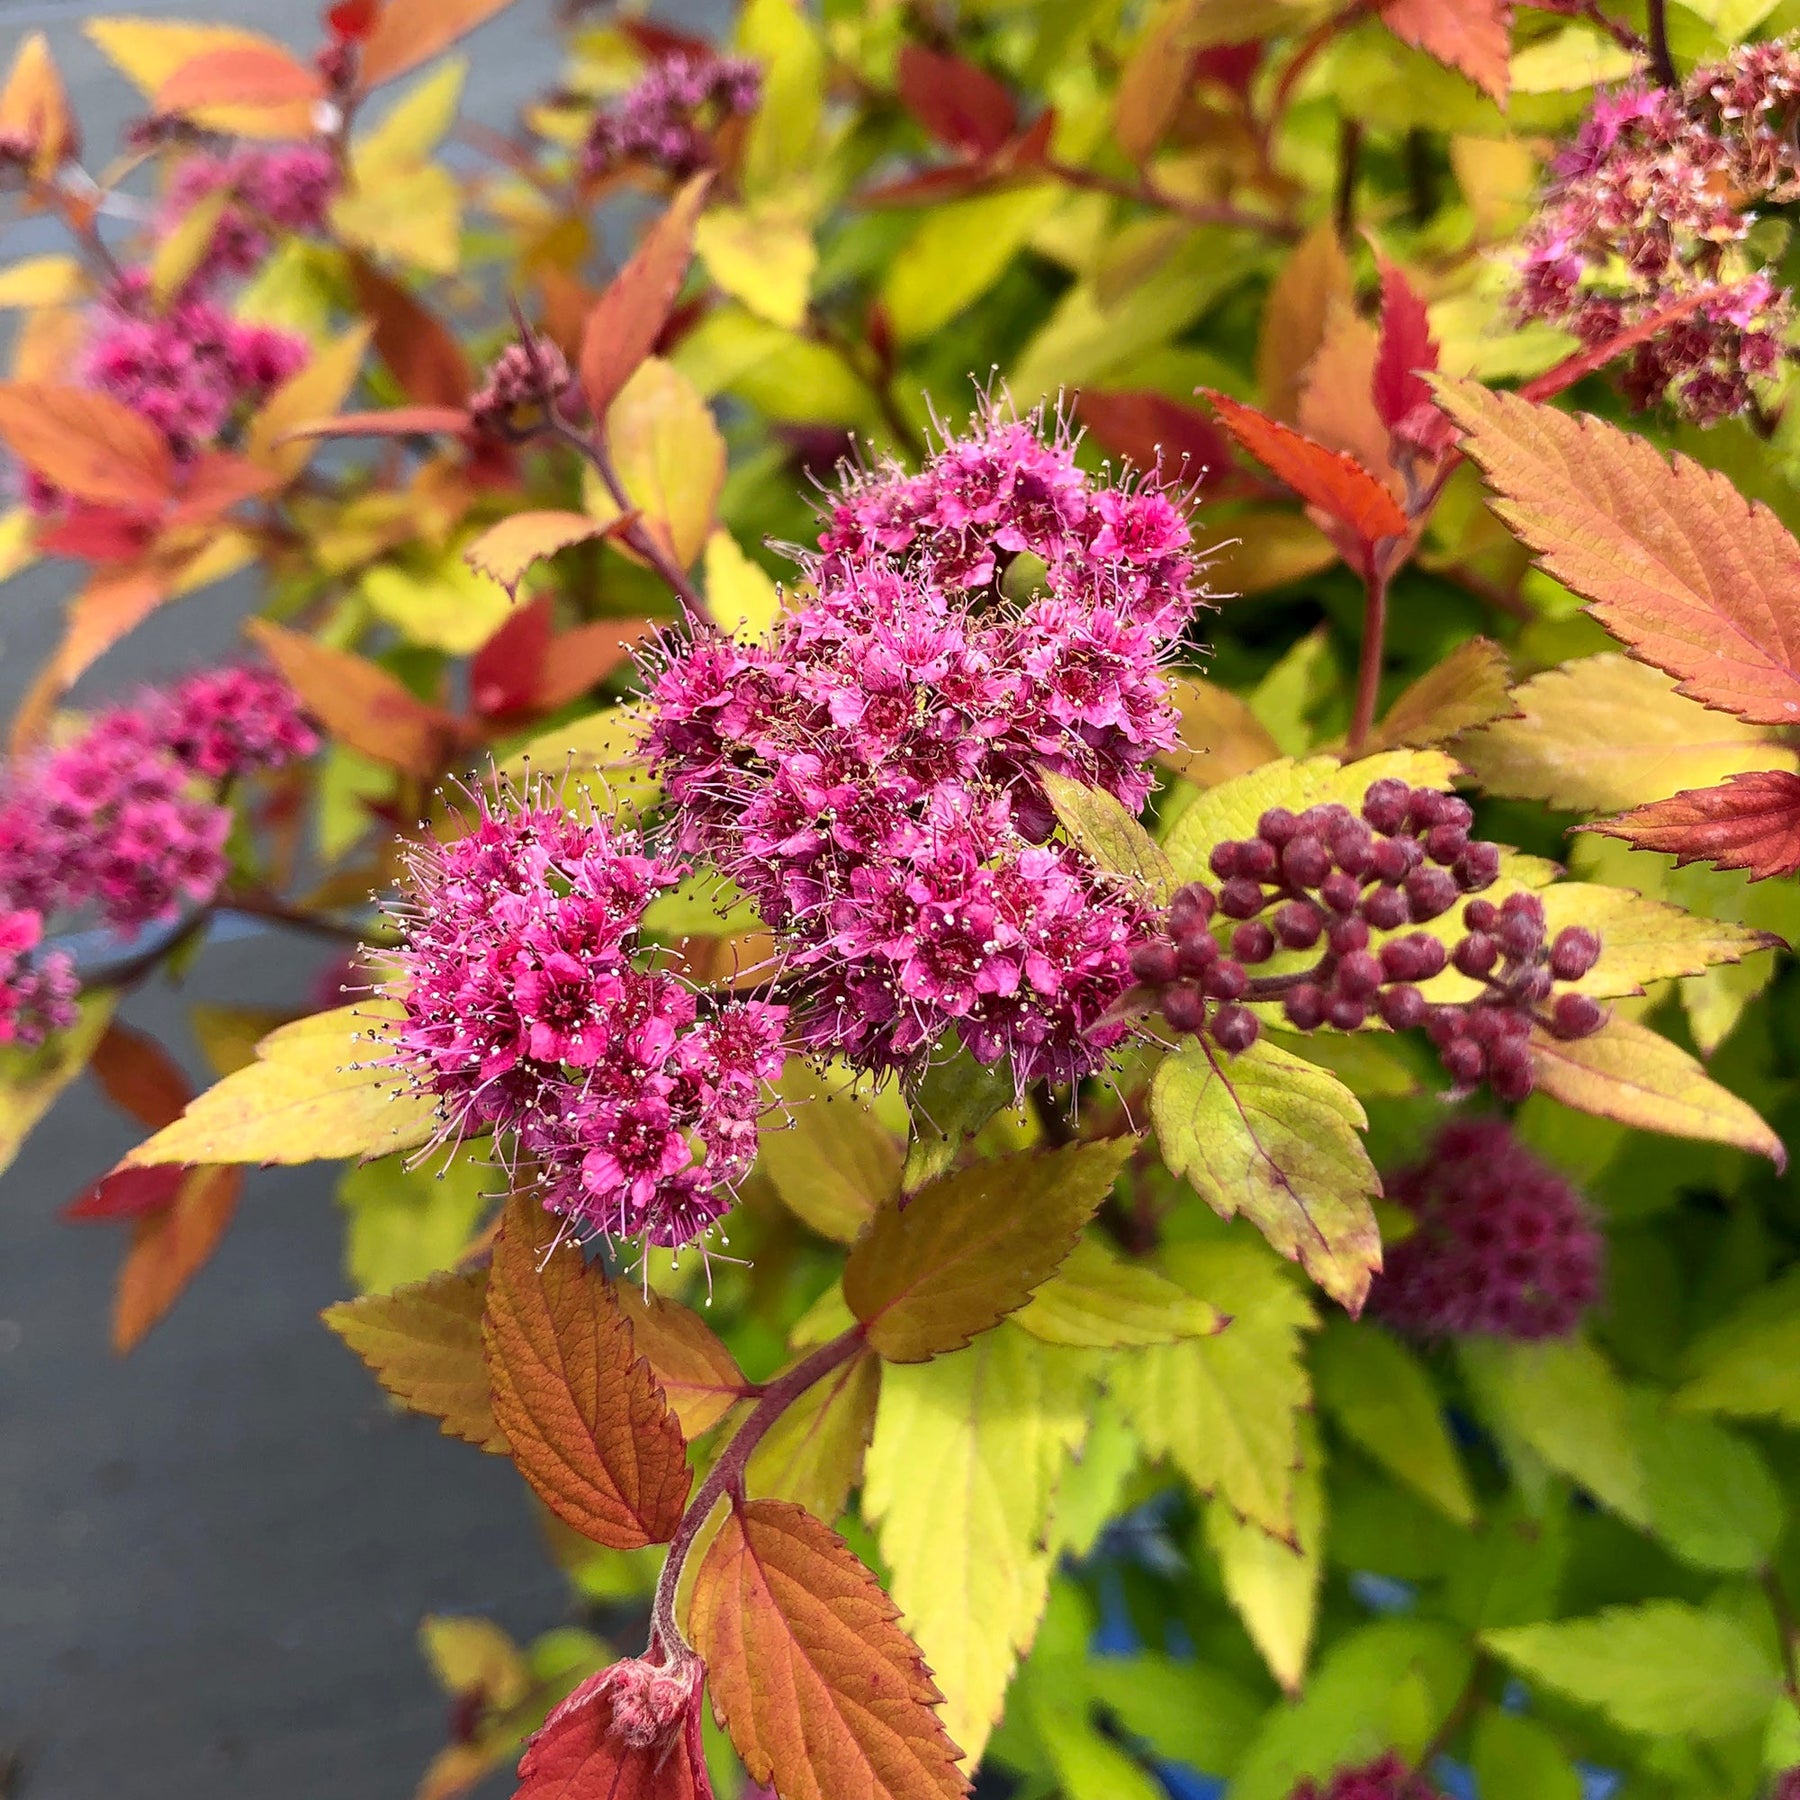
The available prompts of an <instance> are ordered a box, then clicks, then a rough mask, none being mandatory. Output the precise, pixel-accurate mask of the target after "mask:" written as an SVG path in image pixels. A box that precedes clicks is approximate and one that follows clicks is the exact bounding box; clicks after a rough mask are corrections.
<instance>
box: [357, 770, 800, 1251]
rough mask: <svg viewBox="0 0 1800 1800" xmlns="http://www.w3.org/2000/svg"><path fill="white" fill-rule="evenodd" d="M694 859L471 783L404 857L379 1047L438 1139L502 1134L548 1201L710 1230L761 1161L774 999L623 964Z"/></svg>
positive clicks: (680, 1236)
mask: <svg viewBox="0 0 1800 1800" xmlns="http://www.w3.org/2000/svg"><path fill="white" fill-rule="evenodd" d="M686 873H687V871H686V869H685V868H684V867H683V865H681V864H680V863H678V862H674V861H670V860H667V859H665V858H662V857H659V856H656V855H654V854H652V853H651V852H650V850H649V849H648V848H647V847H646V846H645V845H644V843H643V842H642V841H641V839H640V838H639V836H638V834H637V833H636V832H635V831H632V830H629V829H626V828H624V827H621V826H619V825H616V824H612V823H609V822H607V821H606V820H604V819H600V818H593V817H584V818H578V817H576V816H575V815H574V814H573V813H570V812H568V811H566V810H564V809H563V807H562V806H560V805H559V804H558V803H557V799H556V796H555V795H554V794H553V793H552V792H550V791H549V789H548V788H547V787H546V786H544V785H543V784H542V783H536V784H533V785H531V786H529V787H528V788H527V789H526V790H525V791H524V792H523V793H520V792H516V791H514V790H513V789H512V788H510V787H508V786H504V785H501V786H498V787H497V788H496V789H495V790H494V791H493V792H492V793H489V792H485V791H484V792H482V793H480V794H479V795H477V796H476V813H475V817H474V819H473V820H472V821H471V822H470V824H469V829H468V830H467V832H466V833H465V835H463V836H462V837H459V838H456V839H453V840H452V841H450V842H448V843H437V842H426V843H424V844H422V845H419V846H417V847H416V848H414V850H413V851H412V853H411V863H410V868H409V871H408V879H407V882H406V884H405V897H404V900H403V901H402V903H401V905H400V907H399V909H398V913H397V916H398V918H399V920H400V923H401V926H402V929H403V933H404V943H403V946H402V948H401V950H400V951H399V952H398V954H397V957H396V960H397V962H398V964H399V967H400V977H399V979H398V981H397V982H396V984H395V990H394V991H395V993H396V995H397V997H398V998H399V999H400V1000H401V1002H402V1004H403V1006H404V1009H405V1018H404V1020H403V1021H402V1022H401V1023H400V1024H399V1025H398V1026H397V1027H396V1028H395V1031H394V1035H393V1040H392V1055H393V1060H394V1062H395V1064H396V1066H398V1067H400V1068H403V1069H405V1070H407V1071H408V1072H409V1074H410V1075H411V1076H412V1077H413V1078H414V1079H416V1080H417V1081H419V1082H420V1083H421V1084H422V1085H423V1086H425V1087H426V1088H428V1089H430V1090H431V1091H432V1092H433V1093H434V1094H436V1096H437V1097H438V1101H439V1105H440V1109H441V1113H442V1118H443V1128H442V1131H443V1136H444V1137H445V1138H446V1139H448V1138H451V1137H461V1136H472V1135H481V1134H485V1133H487V1132H490V1131H491V1132H495V1133H498V1134H501V1135H502V1136H503V1137H504V1138H506V1139H507V1140H508V1143H507V1145H506V1146H505V1148H504V1150H503V1154H505V1155H506V1156H507V1157H509V1158H510V1159H512V1160H514V1161H516V1163H517V1164H518V1165H519V1166H520V1169H521V1171H523V1170H524V1169H526V1168H529V1167H530V1166H533V1165H535V1169H536V1172H537V1176H538V1179H539V1180H540V1182H541V1183H542V1186H543V1191H544V1204H545V1205H546V1207H548V1208H549V1210H550V1211H552V1212H555V1213H559V1214H561V1215H563V1216H564V1217H566V1218H568V1219H571V1220H573V1221H574V1222H576V1223H577V1224H578V1225H579V1226H581V1227H583V1228H585V1229H586V1230H588V1231H589V1232H593V1233H599V1234H603V1235H605V1236H608V1237H612V1238H631V1237H640V1236H641V1237H645V1238H647V1239H648V1240H649V1241H650V1242H651V1243H655V1244H661V1245H666V1246H677V1245H681V1244H685V1243H688V1242H690V1241H691V1240H693V1239H694V1238H697V1237H699V1236H701V1235H703V1234H704V1233H705V1232H706V1231H707V1230H708V1229H709V1228H710V1227H711V1226H712V1225H713V1224H714V1223H715V1222H716V1221H717V1220H718V1219H719V1218H721V1217H722V1216H723V1214H724V1213H725V1211H726V1210H727V1209H728V1208H729V1206H730V1203H731V1200H730V1192H729V1190H730V1188H731V1186H732V1184H733V1183H735V1182H737V1181H740V1180H741V1179H742V1178H743V1177H744V1176H745V1175H746V1174H747V1173H748V1172H749V1170H750V1166H751V1164H752V1163H753V1162H754V1161H755V1157H756V1127H757V1121H758V1119H759V1118H760V1116H761V1115H762V1113H763V1112H764V1111H766V1110H767V1102H766V1100H765V1097H764V1084H765V1083H766V1082H767V1081H769V1080H771V1079H773V1078H774V1077H775V1076H776V1075H778V1074H779V1073H780V1070H781V1065H782V1060H783V1047H782V1032H783V1029H784V1026H785V1024H786V1019H787V1011H786V1008H784V1007H780V1006H770V1005H766V1004H762V1003H759V1002H747V1001H736V1002H725V1003H722V1004H711V1003H708V1005H707V1007H706V1009H705V1011H704V1013H703V1012H702V1006H701V1001H700V998H699V996H697V995H696V993H695V992H694V990H693V989H692V988H690V987H689V986H688V985H687V984H686V983H685V982H683V981H680V980H678V979H677V978H676V977H675V976H674V975H671V974H668V973H663V972H659V971H656V970H654V969H647V968H644V967H640V966H639V964H638V962H636V961H634V955H635V954H636V948H637V946H636V934H637V930H638V926H639V923H640V921H641V919H642V917H643V913H644V908H645V907H646V906H647V905H648V904H649V903H650V901H651V900H653V899H654V898H655V897H656V895H657V894H659V893H660V892H662V891H663V890H664V889H666V888H669V887H672V886H673V885H674V884H675V883H676V882H677V881H679V880H680V879H681V878H682V876H683V875H684V874H686Z"/></svg>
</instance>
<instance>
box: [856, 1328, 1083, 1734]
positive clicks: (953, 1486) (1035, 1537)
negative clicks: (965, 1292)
mask: <svg viewBox="0 0 1800 1800" xmlns="http://www.w3.org/2000/svg"><path fill="white" fill-rule="evenodd" d="M1092 1381H1093V1362H1092V1359H1091V1358H1089V1357H1087V1356H1084V1355H1082V1354H1081V1353H1079V1352H1076V1351H1071V1350H1061V1349H1052V1348H1050V1347H1048V1346H1046V1345H1043V1344H1040V1343H1037V1342H1035V1341H1034V1340H1033V1339H1032V1338H1031V1337H1029V1336H1027V1335H1026V1334H1025V1333H1023V1332H1022V1331H1020V1330H1018V1329H1017V1327H1015V1326H1013V1325H1010V1324H1003V1325H1001V1326H999V1327H997V1328H996V1329H995V1330H993V1331H990V1332H988V1333H986V1334H985V1335H984V1336H982V1337H981V1338H980V1339H978V1340H977V1341H976V1342H975V1343H973V1344H971V1345H970V1346H969V1347H968V1348H967V1349H966V1350H961V1351H958V1352H957V1353H956V1354H954V1355H951V1356H943V1357H939V1358H938V1359H937V1360H936V1361H935V1362H930V1363H922V1364H916V1365H912V1366H909V1367H894V1368H888V1369H886V1370H884V1371H883V1374H882V1385H881V1401H880V1404H879V1406H878V1407H877V1409H876V1415H875V1436H874V1441H873V1443H872V1444H871V1445H870V1449H869V1460H868V1474H867V1481H866V1484H865V1487H864V1491H863V1507H864V1510H865V1512H866V1513H867V1515H868V1517H869V1519H870V1520H871V1522H872V1523H873V1524H874V1525H875V1527H876V1534H877V1538H878V1541H879V1542H880V1545H881V1554H882V1560H883V1561H884V1562H885V1563H886V1564H887V1566H888V1568H889V1569H890V1571H891V1572H892V1584H891V1591H892V1593H893V1596H894V1599H895V1601H896V1602H897V1603H898V1605H899V1607H900V1611H901V1614H902V1616H903V1618H904V1620H905V1622H906V1626H907V1629H908V1630H909V1631H910V1632H911V1633H912V1635H913V1637H914V1639H915V1640H916V1641H917V1643H918V1645H919V1649H920V1650H921V1652H923V1654H924V1656H925V1659H926V1661H927V1662H928V1663H929V1664H930V1666H931V1669H932V1672H933V1674H934V1676H935V1677H936V1680H937V1682H938V1685H939V1687H940V1688H941V1689H942V1690H943V1694H944V1707H943V1719H944V1725H945V1728H946V1729H947V1730H948V1731H949V1732H950V1734H951V1736H952V1737H953V1738H954V1739H955V1740H956V1742H957V1743H958V1744H959V1745H961V1746H963V1748H964V1751H965V1754H966V1756H967V1758H968V1761H969V1763H970V1765H971V1766H973V1765H974V1764H975V1763H976V1762H977V1761H978V1760H979V1758H980V1756H981V1752H982V1750H983V1748H984V1746H985V1745H986V1743H987V1738H988V1733H989V1732H990V1731H991V1730H992V1729H993V1725H994V1722H995V1721H996V1720H997V1719H998V1718H999V1716H1000V1708H1001V1704H1002V1702H1003V1701H1004V1700H1005V1697H1006V1688H1007V1683H1008V1681H1009V1680H1010V1679H1011V1676H1012V1671H1013V1667H1014V1664H1015V1663H1016V1662H1017V1660H1018V1657H1019V1655H1020V1654H1021V1653H1022V1652H1023V1651H1024V1650H1025V1649H1026V1648H1028V1647H1029V1645H1030V1643H1031V1640H1032V1637H1033V1635H1034V1634H1035V1632H1036V1630H1037V1625H1038V1620H1039V1619H1040V1618H1041V1617H1042V1615H1043V1610H1044V1602H1045V1598H1046V1596H1047V1594H1048V1591H1049V1578H1050V1567H1051V1556H1050V1553H1049V1551H1048V1549H1047V1548H1045V1545H1044V1527H1045V1522H1046V1519H1047V1517H1048V1514H1049V1508H1050V1502H1051V1497H1052V1495H1053V1494H1054V1492H1055V1489H1056V1484H1057V1481H1058V1478H1059V1476H1060V1475H1061V1473H1062V1470H1063V1467H1064V1465H1065V1464H1066V1463H1067V1462H1068V1460H1069V1458H1070V1457H1071V1456H1073V1455H1074V1454H1075V1453H1076V1451H1077V1450H1078V1449H1079V1448H1080V1446H1081V1443H1082V1440H1083V1439H1084V1437H1085V1436H1086V1433H1087V1426H1088V1410H1089V1409H1088V1405H1087V1401H1088V1397H1089V1395H1090V1392H1091V1387H1092Z"/></svg>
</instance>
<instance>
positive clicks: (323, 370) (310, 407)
mask: <svg viewBox="0 0 1800 1800" xmlns="http://www.w3.org/2000/svg"><path fill="white" fill-rule="evenodd" d="M370 335H371V333H370V328H369V327H368V326H367V325H366V324H365V325H357V326H355V327H353V328H352V329H351V330H349V331H347V332H345V333H344V335H343V336H342V337H339V338H333V339H332V340H331V341H330V342H329V343H327V344H324V345H322V346H321V347H320V348H319V349H317V350H315V351H314V352H313V353H312V356H311V358H310V359H309V360H308V362H307V364H306V366H305V368H303V369H301V370H299V371H298V372H297V373H295V374H293V375H290V376H289V377H288V379H287V380H286V381H284V382H283V383H282V384H281V386H280V387H278V388H277V389H276V390H275V392H274V393H273V394H271V395H270V396H269V398H268V401H267V402H266V403H265V404H264V406H263V408H262V410H261V411H260V412H259V413H257V414H255V415H254V416H253V417H252V419H251V420H250V423H249V425H248V426H247V427H246V429H245V432H244V454H245V455H246V456H247V457H248V458H249V459H250V461H251V462H253V463H256V464H257V465H258V466H259V467H261V468H265V469H273V470H274V471H275V472H276V474H277V475H279V476H280V477H281V479H282V480H283V481H292V480H293V478H294V477H295V476H296V475H298V474H299V473H300V471H301V470H302V469H303V468H305V467H306V463H307V459H308V458H309V457H310V456H311V455H312V453H313V452H314V450H316V449H317V448H318V441H317V440H316V439H313V438H290V437H289V436H288V433H289V432H290V431H292V430H293V429H294V428H295V427H296V426H298V425H304V424H306V423H308V422H309V421H310V420H313V419H328V418H330V417H331V416H332V415H333V414H334V413H336V412H337V411H338V410H339V409H340V408H341V407H342V406H343V404H344V402H345V400H346V399H348V398H349V395H350V390H351V389H352V388H354V387H355V386H356V376H357V371H358V370H360V369H361V368H362V360H363V355H364V352H366V351H367V349H368V347H369V338H370Z"/></svg>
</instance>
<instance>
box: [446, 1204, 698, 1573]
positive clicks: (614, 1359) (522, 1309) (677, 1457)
mask: <svg viewBox="0 0 1800 1800" xmlns="http://www.w3.org/2000/svg"><path fill="white" fill-rule="evenodd" d="M563 1229H564V1228H563V1227H562V1222H561V1221H560V1220H553V1219H551V1218H550V1217H549V1215H547V1214H546V1213H545V1212H544V1210H543V1207H542V1206H541V1205H540V1204H539V1203H538V1201H537V1199H536V1197H535V1196H534V1195H532V1194H529V1193H527V1194H523V1195H519V1196H516V1197H515V1198H514V1199H513V1200H511V1201H510V1202H509V1203H508V1205H507V1209H506V1217H505V1220H504V1222H503V1223H502V1225H501V1229H500V1235H499V1238H498V1240H497V1241H496V1242H495V1245H494V1261H493V1269H492V1273H491V1275H490V1276H489V1280H488V1294H487V1311H486V1313H485V1315H484V1317H483V1319H482V1327H481V1336H482V1344H483V1348H484V1351H485V1354H486V1357H487V1365H488V1374H489V1377H490V1378H491V1380H492V1383H493V1401H494V1419H495V1421H496V1423H497V1424H498V1425H499V1427H500V1429H501V1431H503V1432H504V1433H505V1434H506V1438H507V1442H508V1445H509V1446H510V1449H511V1454H512V1459H513V1461H514V1463H515V1464H516V1465H517V1466H518V1470H519V1473H520V1474H521V1475H523V1476H524V1477H525V1479H526V1480H527V1481H529V1482H530V1483H531V1485H532V1487H533V1489H535V1490H536V1492H537V1495H538V1498H539V1499H540V1500H542V1501H543V1502H544V1504H545V1505H546V1506H548V1507H549V1508H550V1510H551V1511H552V1512H553V1513H555V1514H556V1516H557V1517H558V1518H559V1519H561V1520H562V1521H563V1523H564V1524H565V1525H568V1526H570V1527H572V1528H573V1529H574V1530H576V1531H578V1532H580V1533H581V1535H582V1536H583V1537H586V1538H591V1539H592V1540H593V1542H595V1543H597V1544H604V1545H606V1547H607V1548H608V1549H611V1550H636V1549H639V1548H641V1547H642V1546H643V1545H645V1544H660V1543H666V1542H667V1541H668V1539H669V1538H670V1537H671V1536H672V1535H673V1534H674V1531H675V1527H676V1526H677V1525H678V1524H679V1523H680V1520H681V1511H682V1507H683V1506H684V1504H685V1503H686V1501H687V1494H688V1485H689V1475H688V1466H687V1458H686V1446H685V1445H684V1443H683V1442H682V1437H681V1428H680V1426H679V1425H678V1424H677V1423H676V1421H675V1416H674V1414H673V1413H672V1412H671V1411H670V1410H669V1408H668V1406H667V1404H666V1403H665V1402H664V1399H663V1395H662V1390H661V1388H660V1387H659V1386H658V1385H657V1381H656V1377H655V1374H654V1373H653V1372H652V1370H651V1368H650V1365H649V1363H648V1362H646V1361H645V1360H644V1359H643V1358H642V1357H641V1356H640V1355H639V1354H638V1351H637V1347H636V1345H635V1343H634V1341H633V1338H632V1331H631V1324H630V1321H629V1320H628V1319H627V1318H626V1317H625V1314H624V1312H623V1311H622V1309H621V1308H620V1306H619V1301H618V1296H617V1294H616V1292H615V1291H614V1288H613V1285H612V1283H611V1281H609V1280H608V1279H607V1277H606V1275H605V1274H604V1273H603V1272H602V1271H600V1270H598V1269H590V1268H589V1267H588V1266H587V1264H586V1262H585V1261H584V1259H583V1257H582V1254H581V1251H580V1250H579V1249H578V1248H577V1247H576V1246H575V1245H574V1244H573V1243H572V1242H567V1241H565V1242H563V1243H561V1244H560V1245H559V1247H557V1248H555V1249H552V1248H550V1245H551V1243H552V1241H553V1239H554V1238H555V1237H556V1236H557V1235H558V1234H559V1232H561V1231H562V1230H563Z"/></svg>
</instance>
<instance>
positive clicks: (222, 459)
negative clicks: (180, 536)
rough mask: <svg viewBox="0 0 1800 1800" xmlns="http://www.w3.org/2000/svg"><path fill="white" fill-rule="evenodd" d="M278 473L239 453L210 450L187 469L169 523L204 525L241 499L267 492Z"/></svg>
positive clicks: (252, 497) (277, 477)
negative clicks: (234, 454) (185, 480)
mask: <svg viewBox="0 0 1800 1800" xmlns="http://www.w3.org/2000/svg"><path fill="white" fill-rule="evenodd" d="M279 479H280V477H279V476H278V475H277V474H276V472H275V471H274V470H273V469H263V468H259V467H258V466H257V465H256V464H255V463H253V462H246V461H245V460H244V458H243V457H241V456H233V455H231V454H230V453H229V452H227V451H224V450H209V451H207V452H206V453H205V454H204V455H203V456H201V457H200V459H199V460H198V461H197V462H196V463H194V464H193V466H192V467H191V468H190V469H189V470H188V472H187V482H186V485H185V486H184V487H183V488H182V490H181V498H180V499H179V500H178V501H177V502H176V504H175V507H174V509H173V510H172V511H171V512H170V514H169V516H168V519H167V521H166V522H167V523H168V524H170V525H175V526H181V525H204V524H206V523H208V522H209V521H210V520H213V519H217V518H219V517H221V516H222V515H223V514H225V513H228V512H230V511H231V509H232V508H233V507H234V506H236V505H237V504H238V503H239V501H242V500H254V499H255V498H256V497H257V496H258V495H259V494H266V493H267V492H268V491H269V489H270V488H272V487H274V486H275V485H276V482H277V481H278V480H279Z"/></svg>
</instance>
